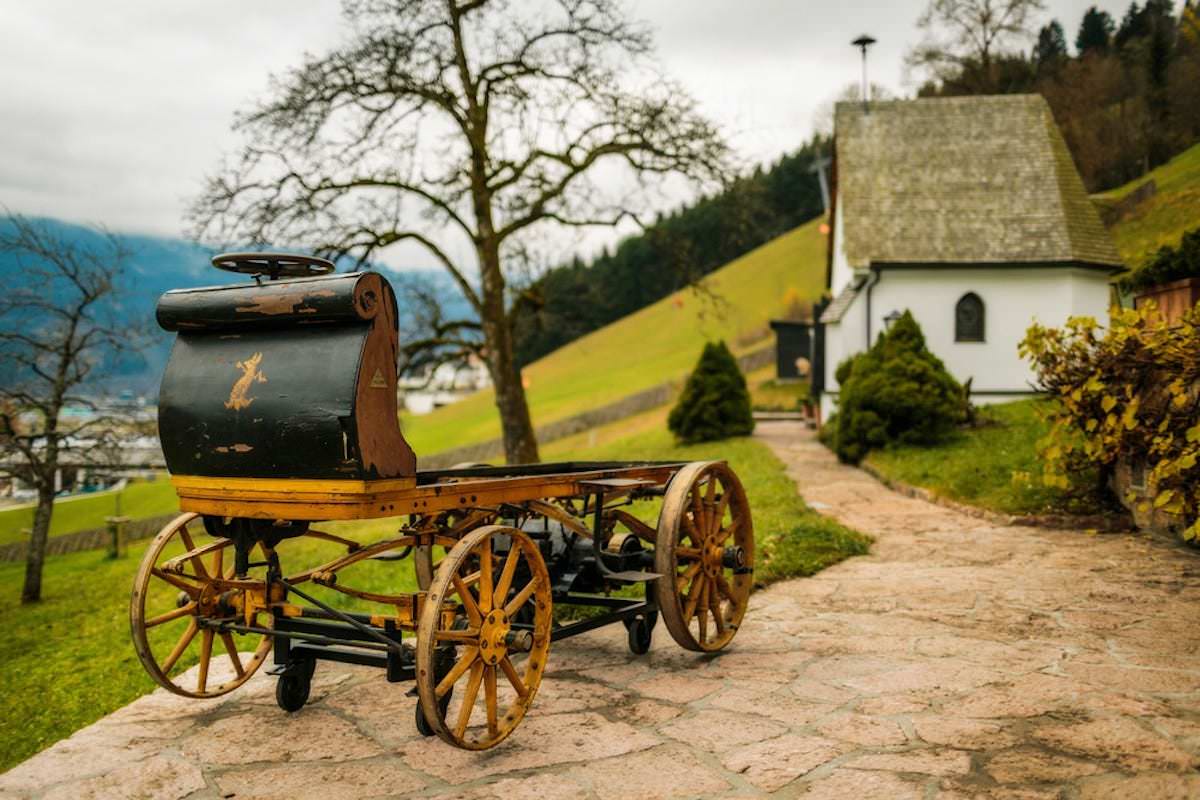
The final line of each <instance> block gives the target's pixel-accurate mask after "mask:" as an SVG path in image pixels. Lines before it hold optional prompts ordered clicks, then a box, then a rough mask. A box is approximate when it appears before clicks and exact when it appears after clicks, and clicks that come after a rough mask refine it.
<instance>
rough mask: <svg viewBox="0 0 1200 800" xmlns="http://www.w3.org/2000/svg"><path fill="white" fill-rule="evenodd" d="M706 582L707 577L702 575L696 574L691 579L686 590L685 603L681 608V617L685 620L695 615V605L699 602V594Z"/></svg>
mask: <svg viewBox="0 0 1200 800" xmlns="http://www.w3.org/2000/svg"><path fill="white" fill-rule="evenodd" d="M707 582H708V579H707V578H706V577H705V576H704V575H697V576H696V578H695V579H694V580H693V581H692V586H691V590H690V591H689V592H688V600H687V605H686V606H684V609H683V619H684V620H685V621H687V620H690V619H691V618H692V617H694V616H696V606H697V605H698V604H699V603H700V595H701V593H702V591H703V590H704V585H705V584H706V583H707Z"/></svg>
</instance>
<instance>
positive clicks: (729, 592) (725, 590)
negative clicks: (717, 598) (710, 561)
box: [715, 575, 737, 603]
mask: <svg viewBox="0 0 1200 800" xmlns="http://www.w3.org/2000/svg"><path fill="white" fill-rule="evenodd" d="M715 580H716V584H717V591H718V592H720V593H721V594H723V595H725V599H726V600H728V601H729V602H731V603H736V602H737V598H735V597H734V596H733V588H732V587H730V585H729V582H728V581H727V580H725V578H724V577H722V576H721V575H718V576H717V577H716V579H715Z"/></svg>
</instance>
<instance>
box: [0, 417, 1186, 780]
mask: <svg viewBox="0 0 1200 800" xmlns="http://www.w3.org/2000/svg"><path fill="white" fill-rule="evenodd" d="M758 435H759V436H760V437H761V438H762V439H764V440H765V441H766V442H767V443H768V444H769V445H770V446H771V447H772V448H773V449H774V450H775V452H776V453H777V454H778V455H779V456H780V457H781V458H783V459H784V460H785V462H786V463H787V464H788V466H789V470H790V472H791V474H792V475H793V477H794V478H796V480H797V482H798V483H799V485H800V488H801V490H802V493H803V494H804V495H805V496H806V498H807V499H808V500H809V502H810V503H811V504H812V505H814V506H818V507H820V508H821V509H822V510H824V511H825V512H826V513H830V514H832V515H834V516H836V517H837V518H838V519H839V520H840V521H842V522H843V523H845V524H847V525H851V526H853V527H856V528H858V529H859V530H863V531H866V532H869V533H872V534H874V535H875V537H876V542H875V545H874V547H873V549H872V553H871V554H870V555H868V556H863V557H858V558H853V559H850V560H848V561H844V562H842V563H840V564H838V565H836V566H834V567H831V568H829V569H826V570H824V571H823V572H821V573H819V574H818V575H816V576H815V577H813V578H807V579H798V580H790V581H783V582H780V583H776V584H774V585H772V586H771V587H769V588H767V589H765V590H763V591H761V592H758V593H756V594H754V595H753V596H752V597H751V599H750V609H749V611H748V612H747V614H746V617H745V620H744V624H743V626H742V628H741V630H740V631H739V632H738V635H737V638H736V639H735V640H734V641H733V643H732V644H731V645H730V648H729V649H728V650H727V651H724V652H722V653H721V654H720V655H716V656H704V655H697V654H694V653H688V652H685V651H683V650H681V649H679V648H678V647H676V646H675V645H674V644H673V643H672V642H671V641H670V637H668V636H666V635H665V631H663V630H661V629H659V630H657V631H656V635H655V640H654V646H653V648H652V649H651V651H650V653H649V655H647V656H643V657H637V656H632V655H629V654H628V651H627V650H626V648H625V642H624V639H625V636H624V632H623V631H620V630H619V629H617V630H602V631H597V632H595V633H593V634H588V635H586V636H584V637H579V638H578V639H572V640H568V641H566V642H562V643H557V644H555V645H554V647H552V648H551V652H550V657H549V661H548V667H547V672H546V676H545V679H544V680H543V682H542V685H541V687H540V689H539V691H538V696H537V700H536V702H535V703H534V704H533V706H532V708H531V709H530V711H529V715H528V717H527V718H526V719H525V721H524V722H523V723H522V725H521V726H520V728H518V729H517V731H516V732H515V733H514V734H513V735H512V736H511V737H510V738H509V739H508V740H507V741H505V742H504V743H503V744H501V745H499V746H498V747H496V748H495V749H493V750H490V751H488V752H487V753H472V752H467V751H462V750H451V749H449V748H448V747H445V746H443V745H441V744H440V743H438V742H436V741H431V740H428V739H423V738H422V737H420V736H419V735H418V734H417V732H416V730H415V728H414V727H413V723H412V718H413V715H412V702H413V700H412V698H408V697H405V696H404V695H405V693H404V691H403V690H397V687H396V686H391V685H388V684H387V683H386V681H385V680H384V679H383V676H381V675H379V674H378V673H374V672H367V671H362V670H358V669H354V668H349V667H347V668H342V669H338V668H330V669H326V668H325V667H326V665H322V669H321V670H319V671H318V673H317V679H316V682H315V685H314V690H313V693H314V698H313V702H312V704H311V706H310V707H306V708H305V709H304V710H303V711H302V712H300V713H299V714H296V715H294V716H284V715H282V714H281V712H279V710H278V709H276V708H275V707H274V703H273V700H272V697H271V694H272V691H273V687H272V684H271V682H270V681H269V680H267V679H265V678H264V677H262V676H256V677H255V678H254V679H252V680H251V681H250V682H249V683H248V684H247V685H246V686H245V687H243V688H242V689H241V690H240V691H239V692H238V693H234V694H232V695H228V696H227V697H225V698H220V699H217V700H213V701H200V702H197V701H193V702H190V703H189V702H186V701H182V700H179V699H177V698H174V697H171V696H169V695H167V694H166V693H165V692H158V693H155V694H152V695H149V696H147V697H145V698H142V699H141V700H138V701H136V702H135V703H132V704H131V705H129V706H127V707H126V708H124V709H122V710H121V711H118V712H116V713H115V714H112V715H110V716H109V717H106V718H105V719H103V720H101V721H100V722H98V723H96V724H95V725H93V726H91V727H90V728H87V729H85V730H83V731H81V732H79V733H77V734H76V735H75V736H72V737H71V738H70V739H68V740H66V741H63V742H60V743H59V744H57V745H55V746H54V747H51V748H50V749H48V750H46V751H44V752H43V753H41V754H39V755H37V756H35V757H34V758H32V759H30V760H29V761H27V762H25V763H24V764H22V765H20V766H18V767H17V768H15V769H13V770H11V771H10V772H8V773H7V774H5V775H3V776H0V797H5V798H7V797H9V796H12V797H80V796H93V797H107V796H112V795H116V794H118V792H119V793H121V794H123V795H131V796H138V795H139V793H140V794H142V795H144V796H150V797H160V798H182V797H190V798H217V797H221V796H228V795H230V794H234V795H235V796H254V797H289V798H301V797H314V798H321V800H337V798H360V797H361V798H366V797H373V796H388V797H445V798H450V797H454V798H459V797H466V798H505V800H512V798H514V797H547V798H558V797H563V798H566V797H571V798H575V797H584V798H588V797H591V798H611V797H628V796H634V795H636V796H641V797H680V798H691V797H730V796H741V797H746V796H762V795H764V794H777V795H778V796H781V797H789V798H791V797H803V798H846V797H852V798H855V800H871V799H872V798H880V799H883V798H886V799H887V800H893V799H894V798H955V799H960V798H1000V797H1009V798H1012V797H1024V798H1056V797H1060V796H1065V797H1070V798H1080V799H1081V800H1087V799H1088V798H1099V797H1112V798H1115V797H1189V796H1198V795H1200V775H1197V774H1195V772H1194V768H1195V766H1196V765H1197V764H1200V759H1198V758H1197V752H1198V751H1197V746H1198V745H1200V722H1197V720H1198V719H1200V691H1198V688H1200V630H1197V628H1196V626H1195V625H1194V624H1193V621H1192V619H1193V614H1194V609H1195V606H1196V602H1197V600H1200V586H1198V585H1197V580H1196V578H1195V577H1193V574H1195V573H1196V572H1197V567H1198V566H1200V565H1198V564H1197V560H1196V558H1195V556H1193V555H1192V554H1190V553H1188V552H1186V551H1184V550H1182V549H1179V548H1175V547H1172V546H1169V545H1166V544H1163V543H1160V542H1157V541H1149V540H1144V539H1138V538H1135V537H1130V536H1123V535H1106V536H1086V535H1084V534H1081V533H1076V532H1069V531H1043V530H1031V529H1029V528H1015V527H1007V526H1002V525H996V524H994V523H990V522H988V521H986V520H979V519H976V518H972V517H967V516H964V515H961V514H958V513H956V512H955V511H953V510H951V509H946V508H942V507H939V506H933V505H930V504H928V503H926V502H924V501H921V500H918V499H913V498H907V497H901V496H899V495H897V494H895V493H893V492H891V491H890V490H888V489H887V488H885V487H883V486H882V485H880V484H879V483H878V482H876V481H875V480H873V479H872V478H870V477H869V476H868V475H866V474H865V473H863V472H861V471H859V470H856V469H853V468H850V467H846V466H843V465H840V464H838V463H837V461H836V459H834V458H833V456H832V455H831V454H829V453H828V451H826V450H825V449H824V448H823V447H821V446H820V445H819V444H817V443H816V442H815V440H814V439H813V438H812V435H811V433H810V432H808V431H807V430H805V429H804V428H803V427H802V426H801V425H798V424H796V423H788V422H779V423H763V424H760V426H759V434H758Z"/></svg>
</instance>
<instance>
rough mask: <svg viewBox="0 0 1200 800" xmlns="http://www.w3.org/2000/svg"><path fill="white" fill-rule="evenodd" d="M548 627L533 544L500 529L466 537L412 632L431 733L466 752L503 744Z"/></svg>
mask: <svg viewBox="0 0 1200 800" xmlns="http://www.w3.org/2000/svg"><path fill="white" fill-rule="evenodd" d="M498 547H499V550H500V551H501V552H502V551H503V550H505V549H506V548H507V554H506V555H504V557H503V558H502V559H501V558H499V557H498V556H497V548H498ZM518 618H520V619H532V620H533V622H532V627H530V626H528V625H523V624H521V623H516V622H515V620H516V619H518ZM550 627H551V598H550V573H549V572H548V571H547V570H546V564H545V562H544V561H543V560H542V554H541V552H540V551H539V550H538V547H537V545H536V544H535V543H534V542H533V540H532V539H530V538H529V537H528V536H526V535H525V534H524V533H522V532H521V531H518V530H516V529H515V528H508V527H504V526H500V525H488V526H486V527H483V528H479V529H477V530H475V531H473V532H471V533H469V534H467V535H466V536H464V537H463V538H462V539H461V540H460V541H459V542H458V544H456V545H455V546H454V547H453V548H451V550H450V552H449V553H448V554H447V555H446V557H445V559H443V560H442V562H441V564H440V565H439V566H438V569H437V574H436V576H435V577H434V579H433V583H432V584H431V586H430V588H429V594H428V595H427V597H426V601H425V604H424V607H423V608H422V610H421V617H420V620H419V622H418V626H417V694H418V696H419V697H420V703H421V710H422V712H423V713H424V714H425V719H426V721H427V722H428V723H429V726H430V728H432V729H433V731H434V732H436V733H437V735H438V736H440V737H441V738H442V739H443V740H445V741H447V742H449V743H450V744H452V745H455V746H457V747H462V748H464V749H467V750H486V749H487V748H489V747H493V746H495V745H497V744H499V743H500V742H502V741H504V739H505V738H507V737H508V735H509V734H510V733H512V731H513V729H514V728H516V727H517V725H518V724H519V723H520V722H521V719H522V718H523V717H524V716H525V712H526V711H527V710H528V709H529V705H530V703H532V702H533V697H534V695H535V694H536V693H537V690H538V686H540V685H541V682H542V675H543V673H544V672H545V669H546V656H547V655H548V654H549V652H550ZM447 695H450V696H451V698H452V699H451V701H450V703H449V704H448V705H447V704H446V703H445V701H444V698H445V697H446V696H447Z"/></svg>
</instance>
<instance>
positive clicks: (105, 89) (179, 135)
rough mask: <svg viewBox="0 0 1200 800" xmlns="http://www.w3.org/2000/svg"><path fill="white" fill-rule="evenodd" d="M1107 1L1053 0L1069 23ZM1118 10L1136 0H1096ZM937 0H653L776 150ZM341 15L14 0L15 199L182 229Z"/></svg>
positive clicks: (725, 120) (6, 51)
mask: <svg viewBox="0 0 1200 800" xmlns="http://www.w3.org/2000/svg"><path fill="white" fill-rule="evenodd" d="M1093 2H1095V0H1048V6H1049V11H1048V13H1047V18H1049V17H1050V16H1055V17H1057V18H1058V19H1060V20H1061V21H1062V22H1063V24H1064V26H1065V27H1066V29H1067V35H1068V40H1073V39H1074V32H1075V28H1076V26H1077V25H1078V20H1079V18H1080V16H1081V15H1082V13H1083V11H1084V9H1085V8H1086V7H1087V6H1089V5H1091V4H1092V3H1093ZM1097 4H1098V5H1099V6H1100V7H1102V8H1105V9H1106V10H1108V11H1109V12H1110V13H1112V14H1113V15H1114V16H1115V17H1117V18H1118V19H1119V18H1120V15H1121V12H1122V9H1123V8H1124V6H1125V3H1123V2H1111V1H1110V0H1100V2H1098V3H1097ZM923 6H924V2H923V0H909V1H908V2H878V1H877V2H865V1H864V2H847V1H846V0H843V1H842V2H816V1H815V0H638V2H637V3H633V4H631V7H632V8H634V9H635V12H636V13H638V14H641V15H643V16H644V17H645V18H647V19H648V20H649V21H650V22H651V23H653V24H654V25H655V27H656V28H657V29H658V37H659V38H658V41H659V51H660V56H661V59H662V61H663V63H664V65H665V67H666V69H667V70H668V71H669V72H670V73H671V74H673V75H674V76H675V77H677V78H678V79H680V80H681V81H682V82H683V83H684V84H685V85H686V86H687V87H689V88H690V90H691V91H692V93H693V94H694V95H695V96H696V97H697V98H698V99H699V100H700V102H701V104H702V106H703V108H704V110H705V111H706V112H707V113H708V114H709V115H710V116H712V117H713V118H715V119H716V120H718V121H719V122H720V123H721V124H722V125H723V126H724V127H725V129H726V131H727V133H728V134H729V136H730V138H731V140H732V142H733V143H734V144H735V146H736V147H737V148H738V150H739V151H740V153H741V154H742V156H743V157H744V158H745V159H747V160H749V161H751V162H754V161H766V160H770V159H773V158H775V157H777V156H778V155H780V154H781V153H783V152H786V151H788V150H791V149H794V148H795V147H797V146H798V145H799V144H800V143H801V142H802V141H803V140H804V139H806V138H807V137H808V135H809V134H810V132H811V129H812V124H813V120H814V112H815V111H816V110H817V109H818V108H819V107H820V106H821V105H822V104H823V103H826V102H828V100H829V99H830V97H831V96H832V95H834V94H835V93H836V92H837V91H838V90H839V89H840V88H841V87H843V86H845V85H846V84H847V83H850V82H853V81H856V80H857V79H858V75H859V60H858V54H857V51H856V50H855V49H854V48H853V47H851V46H850V45H849V44H848V42H849V41H850V40H851V39H853V38H854V37H856V36H857V35H858V34H860V33H863V32H868V33H870V34H872V35H873V36H875V37H876V38H877V39H878V40H879V44H878V45H876V47H875V48H874V49H873V50H872V53H871V57H870V71H871V78H872V81H873V82H878V83H881V84H883V85H885V86H887V87H889V88H891V89H892V90H893V91H895V92H898V93H909V92H911V91H912V87H911V86H910V85H906V84H905V83H904V82H903V75H902V57H903V53H904V50H905V49H906V47H908V46H909V45H911V44H912V43H913V42H915V41H916V40H917V38H918V34H917V31H916V27H915V20H916V17H917V16H918V14H919V13H920V11H921V9H922V8H923ZM342 32H343V29H342V25H341V21H340V15H339V4H338V3H336V2H334V1H333V0H319V1H318V0H255V1H254V2H245V0H205V1H204V2H200V0H172V2H162V0H106V2H102V3H98V2H78V1H77V0H76V1H68V0H38V2H28V1H27V0H0V75H2V76H3V80H0V120H3V122H2V124H0V204H3V205H7V206H8V207H9V208H10V209H12V210H14V211H18V212H22V213H26V214H31V215H47V216H55V217H60V218H63V219H67V220H72V221H79V222H85V223H93V224H95V223H99V224H103V225H106V226H108V227H110V228H112V229H114V230H118V231H128V232H143V233H155V234H163V235H170V236H174V235H178V234H179V233H180V232H181V227H182V224H181V214H182V210H183V208H184V206H185V205H186V202H187V199H188V198H189V197H190V196H192V195H193V194H194V193H195V192H196V191H197V190H198V189H199V186H200V181H201V179H202V177H203V176H204V174H205V173H206V172H208V171H210V170H211V169H212V168H213V167H214V166H215V165H216V164H217V162H218V161H219V159H220V157H221V155H222V153H225V152H229V151H230V150H231V149H233V148H234V147H235V146H236V144H237V138H236V136H235V135H233V134H232V133H231V132H230V122H231V120H232V116H233V113H234V111H235V110H237V109H239V108H242V107H244V106H245V105H246V104H247V102H248V101H249V100H250V99H251V98H253V97H255V96H256V95H257V94H259V93H260V92H262V90H263V89H264V88H265V87H266V84H267V77H268V75H269V74H270V73H271V72H272V71H280V70H283V69H284V68H286V67H288V66H289V65H293V64H295V63H296V62H297V61H298V60H299V56H300V54H301V53H302V52H304V51H306V50H307V51H314V52H319V51H321V50H322V49H324V48H325V47H326V46H328V45H329V44H330V43H331V42H335V41H337V40H338V39H339V37H340V36H341V35H342Z"/></svg>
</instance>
